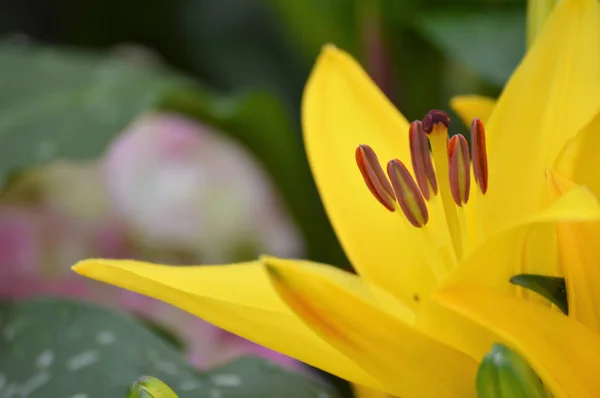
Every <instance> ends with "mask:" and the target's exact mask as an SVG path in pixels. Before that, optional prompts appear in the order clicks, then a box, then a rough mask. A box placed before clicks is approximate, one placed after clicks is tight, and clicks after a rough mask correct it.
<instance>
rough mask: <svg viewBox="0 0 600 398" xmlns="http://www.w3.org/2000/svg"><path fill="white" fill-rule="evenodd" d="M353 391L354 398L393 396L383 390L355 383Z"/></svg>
mask: <svg viewBox="0 0 600 398" xmlns="http://www.w3.org/2000/svg"><path fill="white" fill-rule="evenodd" d="M352 391H353V392H354V398H392V396H391V395H389V394H387V393H385V392H383V391H379V390H373V389H372V388H369V387H365V386H361V385H359V384H353V385H352Z"/></svg>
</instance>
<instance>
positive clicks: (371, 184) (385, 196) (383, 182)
mask: <svg viewBox="0 0 600 398" xmlns="http://www.w3.org/2000/svg"><path fill="white" fill-rule="evenodd" d="M355 156H356V164H357V165H358V168H359V170H360V173H361V174H362V176H363V179H364V180H365V184H367V187H368V188H369V190H370V191H371V193H372V194H373V196H374V197H375V199H377V200H378V201H379V203H381V204H382V205H383V206H384V207H385V208H386V209H388V210H389V211H391V212H393V211H395V209H396V207H395V205H394V200H395V198H396V197H395V195H394V190H393V188H392V186H391V185H390V182H389V181H388V179H387V177H386V176H385V173H384V172H383V169H382V168H381V165H380V164H379V159H377V155H376V154H375V151H373V149H372V148H371V147H370V146H368V145H360V146H359V147H358V148H356V153H355Z"/></svg>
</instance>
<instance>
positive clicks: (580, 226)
mask: <svg viewBox="0 0 600 398" xmlns="http://www.w3.org/2000/svg"><path fill="white" fill-rule="evenodd" d="M589 174H591V173H589ZM550 177H551V182H552V186H553V188H554V191H553V194H554V195H560V194H562V192H564V191H565V190H566V189H571V188H572V186H573V185H574V183H573V182H572V181H570V180H568V179H566V178H564V177H562V176H560V175H558V174H556V173H552V174H551V176H550ZM557 231H558V234H557V235H558V242H559V245H560V247H559V254H560V262H561V265H562V267H563V271H564V275H565V281H566V285H567V300H568V303H569V316H570V317H573V318H575V319H576V320H578V321H579V322H581V323H583V324H584V325H587V326H588V327H590V328H591V329H592V330H593V331H595V332H596V333H600V289H598V281H600V244H598V243H599V242H600V223H597V222H595V223H574V222H562V223H559V224H558V226H557Z"/></svg>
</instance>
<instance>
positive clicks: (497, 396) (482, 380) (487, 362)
mask: <svg viewBox="0 0 600 398" xmlns="http://www.w3.org/2000/svg"><path fill="white" fill-rule="evenodd" d="M477 397H478V398H549V397H550V395H548V394H547V392H546V389H545V388H544V385H543V384H542V381H541V380H540V378H539V377H538V375H537V374H536V373H535V371H534V370H533V369H532V368H531V367H530V366H529V365H528V364H527V362H525V360H524V359H523V358H521V357H520V356H519V355H518V354H517V353H516V352H514V351H511V350H510V349H508V348H507V347H506V346H504V345H502V344H494V346H493V347H492V350H491V351H490V352H489V353H488V354H487V355H486V356H485V357H484V358H483V360H482V361H481V365H479V371H478V372H477Z"/></svg>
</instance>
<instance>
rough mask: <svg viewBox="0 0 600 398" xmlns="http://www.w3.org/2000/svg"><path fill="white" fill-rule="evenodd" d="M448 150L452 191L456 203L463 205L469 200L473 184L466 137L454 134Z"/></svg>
mask: <svg viewBox="0 0 600 398" xmlns="http://www.w3.org/2000/svg"><path fill="white" fill-rule="evenodd" d="M448 152H449V157H448V164H449V177H450V191H451V192H452V198H453V199H454V203H456V204H457V205H458V206H462V205H463V204H466V203H467V202H468V201H469V190H470V185H471V174H470V170H471V165H470V160H469V145H468V144H467V140H466V139H465V137H463V136H462V135H460V134H456V135H455V136H453V137H452V138H451V139H450V142H448Z"/></svg>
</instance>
